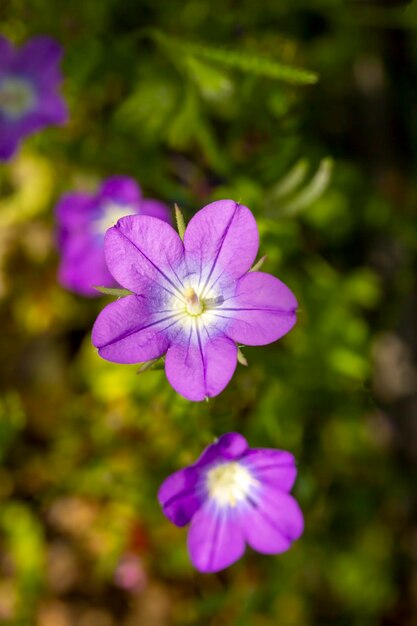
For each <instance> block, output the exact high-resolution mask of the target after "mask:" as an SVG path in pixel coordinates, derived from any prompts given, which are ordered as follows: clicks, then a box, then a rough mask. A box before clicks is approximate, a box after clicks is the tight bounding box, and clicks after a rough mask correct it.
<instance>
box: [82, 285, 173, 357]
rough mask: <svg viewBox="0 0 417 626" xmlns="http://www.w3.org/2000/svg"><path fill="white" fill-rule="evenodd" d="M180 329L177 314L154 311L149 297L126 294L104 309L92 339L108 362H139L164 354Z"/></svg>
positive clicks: (95, 326) (97, 321)
mask: <svg viewBox="0 0 417 626" xmlns="http://www.w3.org/2000/svg"><path fill="white" fill-rule="evenodd" d="M179 328H180V327H179V325H178V314H177V313H170V312H158V310H157V308H156V310H154V311H151V310H150V309H149V303H148V302H146V298H142V297H141V296H126V297H125V298H121V299H120V300H117V301H116V302H112V303H111V304H109V305H108V306H106V307H105V308H104V309H103V311H101V313H100V314H99V316H98V318H97V319H96V321H95V323H94V326H93V332H92V342H93V344H94V346H95V347H96V348H98V349H99V354H100V356H101V357H103V358H104V359H107V360H108V361H113V362H114V363H140V362H141V361H148V360H150V359H155V358H158V357H160V356H161V355H162V354H164V353H165V352H166V351H167V349H168V347H169V345H170V343H171V340H172V338H173V336H175V333H176V332H178V329H179Z"/></svg>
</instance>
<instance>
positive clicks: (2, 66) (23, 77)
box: [0, 36, 68, 160]
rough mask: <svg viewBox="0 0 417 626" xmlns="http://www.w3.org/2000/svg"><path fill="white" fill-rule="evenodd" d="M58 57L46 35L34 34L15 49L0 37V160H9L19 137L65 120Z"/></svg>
mask: <svg viewBox="0 0 417 626" xmlns="http://www.w3.org/2000/svg"><path fill="white" fill-rule="evenodd" d="M61 56H62V49H61V47H60V46H59V45H58V44H57V43H56V42H55V41H54V40H53V39H50V38H49V37H34V38H33V39H31V40H30V41H28V42H27V43H26V44H25V45H24V46H22V47H21V48H20V49H15V48H14V47H13V46H12V44H11V43H10V42H9V41H8V40H7V39H6V38H5V37H2V36H0V160H1V159H3V160H7V159H10V157H12V156H13V154H14V153H15V152H16V150H17V148H18V145H19V142H20V141H21V139H22V138H23V137H26V136H27V135H30V134H32V133H34V132H36V131H37V130H39V129H41V128H44V127H45V126H49V125H51V124H63V123H65V122H66V120H67V117H68V112H67V107H66V104H65V102H64V100H63V99H62V98H61V96H60V95H59V87H60V85H61V81H62V78H61V73H60V69H59V63H60V60H61Z"/></svg>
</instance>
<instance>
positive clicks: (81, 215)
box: [56, 176, 170, 296]
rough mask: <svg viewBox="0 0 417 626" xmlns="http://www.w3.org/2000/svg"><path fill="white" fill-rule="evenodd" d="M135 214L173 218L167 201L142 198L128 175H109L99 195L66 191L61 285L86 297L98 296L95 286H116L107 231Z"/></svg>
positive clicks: (60, 209) (60, 216)
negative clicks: (106, 253) (107, 250)
mask: <svg viewBox="0 0 417 626" xmlns="http://www.w3.org/2000/svg"><path fill="white" fill-rule="evenodd" d="M134 213H136V214H138V213H140V214H143V215H152V216H154V217H155V218H159V219H162V220H166V221H168V220H169V218H170V216H169V209H168V207H167V206H166V205H165V204H163V203H162V202H159V201H158V200H151V199H145V198H143V197H142V192H141V190H140V187H139V186H138V184H137V183H136V181H135V180H133V179H132V178H128V177H125V176H112V177H111V178H108V179H107V180H105V181H104V182H103V183H102V185H101V187H100V189H99V190H98V191H97V193H96V194H88V193H80V192H75V193H67V194H65V195H64V196H63V197H62V198H61V200H60V201H59V203H58V205H57V208H56V214H57V221H58V245H59V248H60V253H61V264H60V267H59V280H60V282H61V284H62V285H64V286H65V287H67V288H68V289H71V290H72V291H75V292H77V293H80V294H82V295H85V296H97V295H99V293H98V291H97V290H96V289H95V288H94V287H95V286H103V287H112V286H115V285H116V282H115V280H114V278H113V277H112V276H111V274H110V273H109V271H108V269H107V265H106V261H105V258H104V251H103V247H104V234H105V232H106V230H107V229H108V228H109V227H110V226H112V225H113V224H115V223H116V222H117V220H118V219H119V218H121V217H122V216H124V215H131V214H134ZM159 219H158V221H159ZM155 221H156V222H157V223H158V221H157V220H155Z"/></svg>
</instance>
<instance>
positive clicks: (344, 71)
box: [0, 0, 417, 626]
mask: <svg viewBox="0 0 417 626" xmlns="http://www.w3.org/2000/svg"><path fill="white" fill-rule="evenodd" d="M416 27H417V3H416V2H408V3H407V2H402V1H401V0H399V1H397V2H382V1H380V2H365V1H360V0H356V1H350V2H347V1H342V0H291V2H284V1H283V2H280V1H277V0H274V1H272V0H271V1H270V0H266V1H264V2H260V3H258V2H255V1H254V0H241V1H240V2H234V1H233V0H221V1H220V0H212V1H209V0H184V1H183V2H180V3H179V2H178V3H176V2H171V3H170V2H165V1H163V0H152V1H151V0H140V1H139V0H136V1H134V0H125V1H124V2H122V3H121V2H118V1H117V0H103V1H102V2H97V1H96V0H73V2H71V3H62V4H60V3H53V2H51V1H50V0H31V2H30V3H27V2H23V1H21V0H2V2H1V5H0V31H1V32H2V34H4V35H6V36H7V37H9V38H10V39H12V40H13V41H14V42H16V43H18V44H20V43H22V42H23V41H25V40H26V39H28V38H29V37H31V36H33V35H35V34H49V35H51V36H53V37H55V38H56V39H58V40H59V41H60V42H61V44H62V45H63V46H64V48H65V58H64V61H63V70H64V74H65V83H64V94H65V98H66V100H67V102H68V103H69V107H70V111H71V119H70V123H69V124H68V125H67V126H65V127H63V128H49V129H47V130H45V131H43V132H41V133H39V134H37V135H36V136H33V137H31V138H30V139H28V140H26V141H25V142H24V146H23V149H22V150H21V151H20V153H19V155H18V156H17V157H15V158H14V159H13V160H12V161H10V162H9V163H3V164H1V165H0V225H1V231H0V327H1V336H2V337H1V358H0V377H1V399H0V461H1V466H0V500H1V503H0V623H1V624H5V625H7V626H26V625H31V624H35V625H36V626H136V625H139V624H140V625H141V626H148V625H149V626H171V625H173V626H187V625H190V626H191V625H193V626H194V625H198V626H205V625H207V626H217V625H222V626H223V625H226V624H227V625H228V624H233V625H238V626H273V625H275V624H280V626H313V625H314V626H315V625H320V626H327V625H328V626H345V625H346V626H374V625H383V626H413V625H415V624H416V623H417V599H416V598H417V573H416V569H415V565H416V560H417V528H416V527H415V525H414V522H415V517H416V515H415V514H416V500H415V498H414V492H415V479H416V475H417V474H416V457H417V443H416V442H417V439H416V430H417V429H416V413H417V374H416V368H417V365H416V351H417V338H416V332H415V322H416V289H415V288H416V268H417V264H416V248H417V221H416V212H415V207H416V203H417V177H416V168H417V149H416V146H417V93H416V84H417V39H416ZM112 174H126V175H130V176H132V177H135V178H136V179H137V180H138V181H139V183H140V184H141V186H142V189H143V191H144V194H145V195H146V196H148V197H155V198H159V199H161V200H163V201H165V202H167V203H168V204H169V205H170V206H173V204H174V202H177V203H178V204H179V205H180V206H181V207H182V208H183V210H184V213H185V216H186V218H187V219H189V218H190V217H191V216H192V215H193V214H194V212H195V211H197V210H198V209H199V208H201V207H202V206H204V205H205V204H207V203H208V202H209V201H211V200H214V199H218V198H229V197H230V198H233V199H235V200H237V201H240V202H242V203H244V204H246V205H247V206H249V207H250V208H251V209H252V210H253V211H254V213H255V215H256V218H257V221H258V224H259V230H260V234H261V250H260V253H261V254H267V255H268V260H267V263H266V264H265V266H264V269H265V271H267V272H270V273H273V274H276V275H277V276H279V277H280V278H281V279H282V280H283V281H284V282H285V283H287V284H288V285H289V286H290V287H291V289H292V290H293V291H294V293H295V294H296V295H297V298H298V300H299V303H300V313H299V321H298V324H297V326H296V327H295V328H294V330H293V331H292V332H291V333H290V334H289V335H288V336H286V337H285V338H284V339H283V340H282V341H280V342H278V343H276V344H272V345H270V346H267V347H264V348H248V349H246V350H245V355H246V357H247V359H248V361H249V367H248V368H244V367H242V366H239V369H238V371H237V373H236V375H235V376H234V378H233V380H232V382H231V383H230V385H229V386H228V388H227V389H226V390H225V391H224V392H223V393H222V394H221V395H220V396H219V397H217V398H215V399H213V400H211V401H210V402H208V403H197V404H193V403H191V402H189V401H187V400H185V399H183V398H181V397H180V396H178V395H177V394H176V393H175V392H174V391H173V390H172V389H171V388H170V386H169V385H168V383H167V381H166V379H165V376H164V374H163V372H158V371H155V372H146V373H143V374H141V375H138V374H137V369H138V368H137V367H136V366H122V365H114V364H111V363H107V362H105V361H103V360H101V359H100V358H99V357H98V355H97V354H96V352H95V350H94V349H93V347H92V346H91V342H90V331H91V326H92V324H93V322H94V320H95V317H96V315H97V313H98V312H99V311H100V310H101V309H102V308H103V307H104V305H105V304H106V303H107V302H109V301H110V300H111V299H110V298H108V297H106V296H99V297H98V298H96V299H94V298H93V299H87V298H82V297H81V296H77V295H75V294H72V293H70V292H68V291H66V290H65V289H63V288H62V287H61V286H60V285H59V284H58V282H57V278H56V273H57V266H58V262H59V252H58V250H57V247H56V243H55V228H56V226H55V223H54V206H55V204H56V201H57V199H58V198H59V196H60V194H61V193H62V192H64V191H66V190H70V189H79V190H81V189H94V188H95V187H96V186H97V185H98V184H99V182H100V181H101V180H102V179H103V178H105V177H106V176H109V175H112ZM231 430H237V431H240V432H242V433H243V434H244V435H245V436H246V437H247V438H248V440H249V442H250V444H251V445H252V446H266V447H277V448H283V449H287V450H290V451H291V452H293V453H294V454H295V455H296V457H297V459H298V465H299V477H298V480H297V483H296V487H295V494H296V497H297V499H298V500H299V502H300V504H301V507H302V509H303V511H304V514H305V519H306V529H305V533H304V535H303V537H302V538H301V539H300V540H299V541H298V542H297V543H296V544H295V545H294V546H293V548H292V549H291V550H290V551H289V552H288V553H285V554H282V555H280V556H276V557H267V556H262V555H258V554H255V553H253V552H251V551H248V552H247V554H246V555H245V557H244V558H243V559H242V560H241V561H240V562H238V563H237V564H236V565H234V566H233V567H231V568H229V569H228V570H226V571H224V572H222V573H220V574H218V575H209V576H207V575H201V574H198V573H197V572H195V571H194V570H193V569H192V567H191V565H190V563H189V560H188V556H187V553H186V545H185V541H186V530H185V529H178V528H176V527H174V526H172V525H171V524H170V523H169V522H168V521H167V520H166V519H165V517H164V516H163V515H162V512H161V510H160V508H159V505H158V502H157V499H156V493H157V490H158V487H159V485H160V483H161V482H162V480H163V479H164V478H165V477H166V476H167V475H168V474H169V473H172V472H173V471H175V470H176V469H178V468H180V467H181V466H183V465H185V464H188V463H190V462H192V461H193V460H194V459H195V458H196V457H197V456H198V455H199V454H200V452H201V450H202V449H203V448H204V447H205V446H206V445H208V444H209V443H210V442H211V441H212V439H213V437H215V436H216V435H220V434H222V433H224V432H227V431H231Z"/></svg>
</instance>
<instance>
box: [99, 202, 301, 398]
mask: <svg viewBox="0 0 417 626" xmlns="http://www.w3.org/2000/svg"><path fill="white" fill-rule="evenodd" d="M258 245H259V237H258V230H257V226H256V222H255V219H254V217H253V215H252V213H251V212H250V210H249V209H248V208H247V207H245V206H242V205H240V204H237V203H236V202H234V201H233V200H219V201H217V202H213V203H212V204H209V205H207V206H206V207H204V208H203V209H201V211H199V212H198V213H197V214H196V215H195V216H194V217H193V218H192V219H191V221H190V222H189V224H188V226H187V228H186V231H185V235H184V241H182V240H181V239H180V237H179V236H178V234H177V233H176V232H175V231H174V229H173V228H172V227H171V226H169V225H168V224H165V223H162V222H161V221H159V220H156V219H154V218H152V217H141V216H139V217H137V216H130V217H125V218H122V219H121V220H119V222H118V223H117V224H116V226H115V227H113V228H110V229H109V230H108V231H107V233H106V236H105V255H106V261H107V265H108V268H109V270H110V272H111V273H112V275H113V276H114V278H115V279H116V280H117V282H118V283H119V284H120V285H122V286H123V287H125V288H126V289H129V290H130V291H132V292H133V293H134V295H129V296H127V297H125V298H122V299H120V300H118V301H116V302H113V303H112V304H110V305H108V306H107V307H106V308H105V309H104V310H103V311H102V312H101V313H100V315H99V317H98V318H97V320H96V322H95V324H94V328H93V335H92V340H93V344H94V345H95V346H96V347H97V348H98V349H99V354H100V356H102V357H103V358H104V359H107V360H109V361H114V362H116V363H138V362H142V361H148V360H151V359H155V358H157V357H160V356H161V355H164V354H165V353H166V358H165V371H166V375H167V378H168V380H169V382H170V383H171V385H172V386H173V387H174V389H175V390H176V391H177V392H178V393H180V394H182V395H183V396H184V397H186V398H188V399H190V400H195V401H198V400H204V398H206V397H212V396H216V395H217V394H219V393H220V392H221V391H222V390H223V389H224V388H225V387H226V385H227V384H228V382H229V381H230V379H231V377H232V376H233V373H234V371H235V368H236V364H237V345H236V344H239V343H241V344H246V345H250V346H256V345H264V344H268V343H271V342H272V341H276V340H277V339H279V338H280V337H282V336H283V335H284V334H285V333H287V332H288V331H289V330H290V328H291V327H292V326H293V325H294V323H295V320H296V308H297V301H296V299H295V297H294V295H293V294H292V292H291V291H290V290H289V289H288V287H286V286H285V285H284V284H283V283H282V282H281V281H279V280H278V279H277V278H275V277H274V276H271V275H269V274H265V273H263V272H255V271H254V272H250V271H249V270H250V267H251V266H252V264H253V262H254V260H255V257H256V254H257V251H258Z"/></svg>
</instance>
